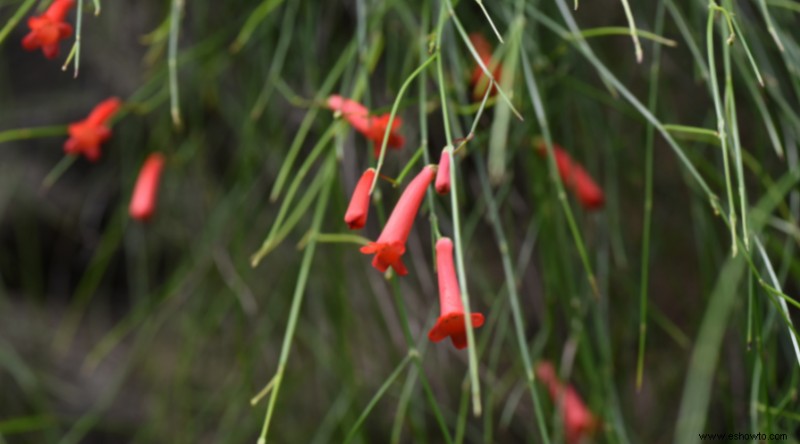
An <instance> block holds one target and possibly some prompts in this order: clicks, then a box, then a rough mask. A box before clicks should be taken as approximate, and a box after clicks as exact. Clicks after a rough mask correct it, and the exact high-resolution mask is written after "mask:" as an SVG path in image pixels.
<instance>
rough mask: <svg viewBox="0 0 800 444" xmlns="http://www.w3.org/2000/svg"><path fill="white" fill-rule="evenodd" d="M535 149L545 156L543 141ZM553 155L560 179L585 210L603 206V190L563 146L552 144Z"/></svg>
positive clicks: (545, 149)
mask: <svg viewBox="0 0 800 444" xmlns="http://www.w3.org/2000/svg"><path fill="white" fill-rule="evenodd" d="M537 151H538V152H539V154H540V155H542V156H547V148H546V147H545V145H544V143H543V142H539V143H538V144H537ZM553 155H554V156H555V159H556V166H557V167H558V174H559V175H560V176H561V180H562V181H563V182H564V184H565V185H566V186H567V187H568V188H569V189H571V190H572V191H573V192H574V193H575V195H576V196H577V198H578V201H579V202H580V203H581V205H583V207H584V208H586V209H587V210H598V209H601V208H603V204H604V203H605V196H604V195H603V190H602V189H600V187H599V186H598V185H597V183H595V181H594V179H592V176H590V175H589V173H587V172H586V170H584V169H583V167H582V166H581V165H580V164H579V163H577V162H575V161H573V160H572V158H571V157H570V155H569V154H568V153H567V152H566V151H565V150H564V148H561V147H560V146H558V145H556V144H553Z"/></svg>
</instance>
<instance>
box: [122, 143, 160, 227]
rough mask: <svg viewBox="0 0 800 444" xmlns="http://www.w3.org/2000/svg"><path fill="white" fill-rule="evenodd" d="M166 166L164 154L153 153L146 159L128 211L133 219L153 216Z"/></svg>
mask: <svg viewBox="0 0 800 444" xmlns="http://www.w3.org/2000/svg"><path fill="white" fill-rule="evenodd" d="M163 168H164V155H163V154H161V153H153V154H151V155H150V156H148V157H147V160H145V161H144V165H142V169H141V171H140V172H139V177H138V178H137V179H136V185H135V186H134V188H133V195H132V197H131V204H130V206H129V207H128V213H129V214H130V216H131V218H132V219H135V220H139V221H147V220H149V219H150V217H152V215H153V213H154V212H155V209H156V202H157V200H158V184H159V181H160V179H161V171H162V169H163Z"/></svg>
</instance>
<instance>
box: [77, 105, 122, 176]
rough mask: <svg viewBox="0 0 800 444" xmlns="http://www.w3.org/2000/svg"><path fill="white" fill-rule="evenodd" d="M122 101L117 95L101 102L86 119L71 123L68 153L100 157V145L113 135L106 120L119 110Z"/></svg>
mask: <svg viewBox="0 0 800 444" xmlns="http://www.w3.org/2000/svg"><path fill="white" fill-rule="evenodd" d="M121 104H122V102H120V100H119V99H118V98H116V97H112V98H110V99H107V100H104V101H103V102H100V103H99V104H98V105H97V106H95V108H94V109H93V110H92V112H91V113H90V114H89V117H87V118H86V119H85V120H81V121H80V122H75V123H72V124H70V125H69V139H67V141H66V142H65V143H64V152H66V153H67V154H72V155H78V154H83V155H84V157H86V158H87V159H88V160H90V161H92V162H96V161H97V160H98V159H99V158H100V145H101V144H103V143H104V142H105V141H106V140H108V138H109V137H111V130H110V129H109V128H108V126H106V122H107V121H108V119H110V118H111V117H112V116H113V115H114V113H116V112H117V110H118V109H119V107H120V105H121Z"/></svg>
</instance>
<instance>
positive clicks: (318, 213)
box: [258, 153, 336, 444]
mask: <svg viewBox="0 0 800 444" xmlns="http://www.w3.org/2000/svg"><path fill="white" fill-rule="evenodd" d="M335 165H336V156H335V155H334V154H333V153H331V154H329V155H328V159H327V160H326V164H325V166H324V167H323V168H324V172H323V173H322V174H325V175H326V176H327V177H328V180H329V182H330V185H331V186H328V187H323V191H322V192H321V193H320V195H319V200H318V201H317V207H316V208H315V209H314V217H313V220H312V222H311V232H312V233H313V234H316V233H317V232H318V231H319V229H320V227H321V226H322V221H323V218H324V216H325V209H326V208H327V207H328V201H330V191H331V190H332V189H333V188H334V187H333V179H334V174H333V172H334V167H335ZM316 247H317V240H316V236H313V235H312V238H311V240H310V241H309V243H308V247H307V248H306V249H305V252H304V253H303V260H302V263H301V265H300V274H299V275H298V277H297V283H296V285H295V289H294V296H292V307H291V309H290V310H289V321H288V323H287V324H286V332H285V333H284V336H283V344H282V345H281V354H280V357H279V358H278V370H277V371H276V372H275V376H274V379H275V385H274V387H273V389H272V393H271V395H270V398H269V406H268V407H267V413H266V416H265V418H264V425H263V427H262V428H261V434H260V436H259V438H258V444H265V443H266V442H267V433H268V432H269V425H270V421H271V420H272V415H273V413H274V411H275V402H276V401H277V399H278V393H279V392H280V389H281V383H282V382H283V375H284V371H285V369H286V362H287V361H288V360H289V352H290V351H291V348H292V341H293V339H294V333H295V329H296V328H297V320H298V318H299V317H300V307H301V306H302V305H303V295H304V294H305V290H306V284H307V283H308V275H309V273H310V271H311V264H312V263H313V260H314V253H315V251H316Z"/></svg>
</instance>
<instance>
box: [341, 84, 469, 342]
mask: <svg viewBox="0 0 800 444" xmlns="http://www.w3.org/2000/svg"><path fill="white" fill-rule="evenodd" d="M327 105H328V108H330V109H331V110H333V111H335V112H337V113H340V114H341V115H342V117H344V118H345V119H346V120H347V121H348V122H349V123H350V125H351V126H352V127H353V128H354V129H356V130H357V131H359V132H360V133H361V134H363V135H364V137H366V138H367V139H369V140H371V141H372V142H373V144H374V147H375V157H377V156H378V155H379V154H380V146H381V144H382V143H383V137H384V134H385V133H386V129H387V126H388V124H389V117H390V116H389V114H384V115H381V116H370V115H369V110H368V109H367V108H366V107H365V106H363V105H362V104H360V103H358V102H356V101H353V100H350V99H345V98H342V97H341V96H337V95H334V96H331V97H330V98H328V101H327ZM400 125H401V120H400V119H399V118H395V119H394V122H393V123H392V126H391V129H390V133H389V140H388V143H387V145H388V146H389V147H390V148H394V149H399V148H402V146H403V144H404V143H405V140H404V138H403V136H402V135H400V134H399V133H398V130H399V129H400ZM437 171H438V173H437ZM449 173H450V156H449V154H448V153H447V152H446V151H444V152H442V157H441V161H440V165H439V167H437V166H435V165H428V166H425V167H424V168H422V171H420V172H419V174H417V176H416V177H415V178H414V179H413V180H412V181H411V182H410V183H409V184H408V186H407V187H406V189H405V190H404V191H403V194H402V195H401V196H400V199H399V200H398V201H397V203H396V204H395V207H394V210H392V213H391V215H389V219H388V220H387V221H386V225H385V226H384V227H383V231H382V232H381V234H380V236H379V237H378V239H377V240H376V241H375V242H370V243H369V244H368V245H366V246H364V247H362V248H361V252H362V253H365V254H374V255H375V256H374V257H373V259H372V266H373V267H375V268H376V269H378V270H379V271H381V272H386V270H388V269H389V267H391V268H392V269H393V270H394V271H395V272H396V273H397V274H398V275H400V276H405V275H407V274H408V269H407V268H406V266H405V264H403V261H402V256H403V254H405V251H406V240H407V239H408V235H409V234H410V233H411V227H412V226H413V224H414V219H416V216H417V212H418V211H419V207H420V205H421V204H422V200H423V199H424V198H425V191H426V190H427V189H428V186H430V185H431V183H432V182H433V180H434V178H435V179H436V185H435V188H436V191H437V192H438V193H440V194H446V193H448V192H449V191H450V176H449ZM374 180H375V170H374V169H373V168H368V169H367V170H366V171H364V173H363V174H362V175H361V178H360V179H359V180H358V183H357V184H356V188H355V191H354V192H353V195H352V197H351V199H350V204H349V205H348V207H347V212H346V213H345V216H344V221H345V223H347V225H348V227H350V229H351V230H359V229H361V228H364V225H365V224H366V223H367V214H368V213H369V202H370V188H371V187H372V183H373V181H374ZM436 261H437V264H438V275H439V298H440V301H439V302H440V308H441V316H440V317H439V320H438V321H437V322H436V325H435V326H434V327H433V328H432V329H431V331H430V333H429V334H428V337H429V338H430V340H431V341H434V342H439V341H441V340H443V339H444V338H446V337H450V339H451V340H452V341H453V345H454V346H455V347H456V348H458V349H462V348H464V347H466V346H467V336H466V334H467V333H466V326H465V320H464V306H463V304H462V302H461V292H460V289H459V286H458V280H457V279H456V272H455V268H454V267H453V243H452V242H451V241H450V239H448V238H446V237H443V238H441V239H439V241H438V242H437V243H436ZM471 319H472V325H473V326H474V327H480V326H481V325H483V315H482V314H480V313H473V314H472V317H471Z"/></svg>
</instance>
